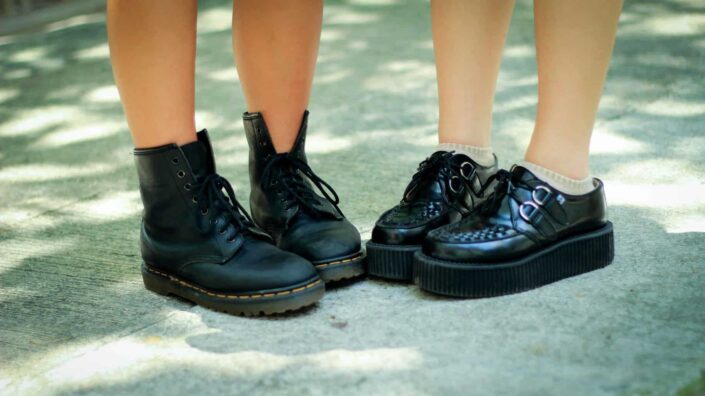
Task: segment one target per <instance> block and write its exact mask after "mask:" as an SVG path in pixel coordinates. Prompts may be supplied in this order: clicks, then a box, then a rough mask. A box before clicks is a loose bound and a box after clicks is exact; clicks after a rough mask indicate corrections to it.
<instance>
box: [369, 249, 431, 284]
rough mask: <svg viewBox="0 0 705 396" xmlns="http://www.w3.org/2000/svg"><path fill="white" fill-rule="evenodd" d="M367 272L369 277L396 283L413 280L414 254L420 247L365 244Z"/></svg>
mask: <svg viewBox="0 0 705 396" xmlns="http://www.w3.org/2000/svg"><path fill="white" fill-rule="evenodd" d="M366 247H367V272H369V274H370V275H373V276H377V277H380V278H385V279H391V280H396V281H405V282H411V281H412V280H413V279H414V254H415V253H416V252H418V251H419V250H421V245H386V244H383V243H375V242H372V241H368V242H367V245H366Z"/></svg>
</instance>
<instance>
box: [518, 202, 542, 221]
mask: <svg viewBox="0 0 705 396" xmlns="http://www.w3.org/2000/svg"><path fill="white" fill-rule="evenodd" d="M525 206H531V207H533V208H534V210H533V211H532V212H531V214H526V213H524V207H525ZM537 210H539V206H538V205H536V204H535V203H534V202H532V201H526V202H524V203H523V204H521V205H519V216H521V218H522V219H524V221H526V222H527V223H531V216H533V214H534V213H536V211H537Z"/></svg>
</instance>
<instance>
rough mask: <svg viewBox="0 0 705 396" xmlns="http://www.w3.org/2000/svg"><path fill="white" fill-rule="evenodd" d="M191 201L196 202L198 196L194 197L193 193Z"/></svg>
mask: <svg viewBox="0 0 705 396" xmlns="http://www.w3.org/2000/svg"><path fill="white" fill-rule="evenodd" d="M191 202H193V203H198V198H196V196H195V195H194V196H193V197H192V198H191Z"/></svg>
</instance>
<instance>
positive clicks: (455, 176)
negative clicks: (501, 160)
mask: <svg viewBox="0 0 705 396" xmlns="http://www.w3.org/2000/svg"><path fill="white" fill-rule="evenodd" d="M495 172H497V161H496V159H495V164H494V165H492V166H482V165H480V164H478V163H476V162H475V161H473V160H472V159H470V157H468V156H466V155H464V154H454V153H453V152H447V151H437V152H435V153H433V155H431V156H430V157H429V158H426V159H425V160H424V161H422V162H421V164H419V167H418V169H417V172H416V174H415V175H414V176H413V177H412V179H411V182H410V183H409V185H408V186H407V188H406V191H404V197H403V199H402V200H401V202H400V203H399V204H398V205H396V206H394V207H393V208H391V209H390V210H388V211H386V212H385V213H384V214H382V216H381V217H380V218H379V220H377V223H376V224H375V227H374V229H373V230H372V239H371V240H370V241H369V242H368V243H367V265H368V272H369V273H370V275H375V276H378V277H382V278H386V279H393V280H401V281H411V280H412V278H413V276H412V275H413V274H412V272H413V258H414V253H416V251H418V250H419V249H421V243H422V242H423V240H424V238H425V237H426V234H427V233H428V232H429V231H431V230H433V229H434V228H437V227H440V226H442V225H446V224H449V223H453V222H456V221H458V220H460V219H461V218H462V217H463V216H466V215H468V214H470V213H472V211H473V210H474V209H475V208H476V207H477V206H478V205H479V204H480V203H482V202H483V201H484V199H485V198H486V197H485V194H484V192H485V191H486V190H488V189H487V184H488V180H489V179H490V177H491V176H492V175H493V174H494V173H495ZM488 192H489V191H488ZM488 195H489V194H488Z"/></svg>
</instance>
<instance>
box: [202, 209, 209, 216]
mask: <svg viewBox="0 0 705 396" xmlns="http://www.w3.org/2000/svg"><path fill="white" fill-rule="evenodd" d="M201 214H202V215H204V216H205V215H207V214H208V208H206V209H201Z"/></svg>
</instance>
